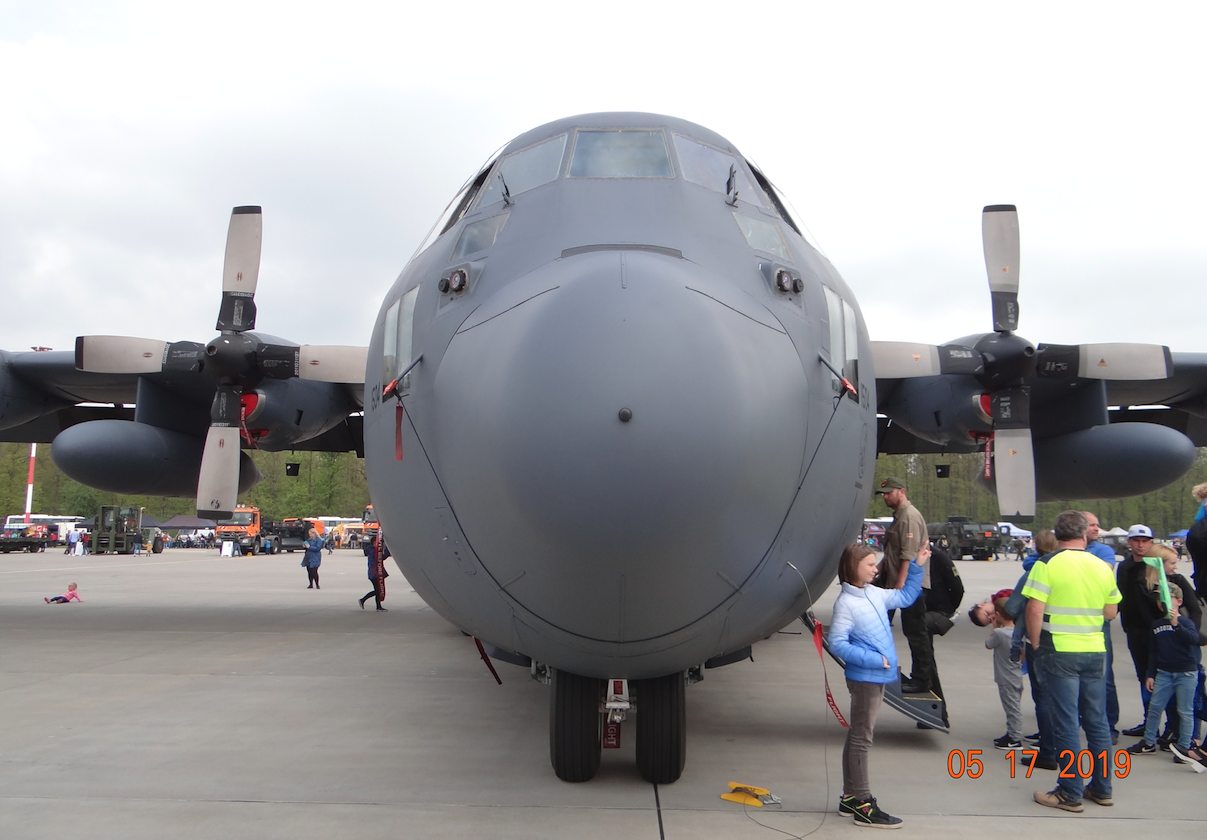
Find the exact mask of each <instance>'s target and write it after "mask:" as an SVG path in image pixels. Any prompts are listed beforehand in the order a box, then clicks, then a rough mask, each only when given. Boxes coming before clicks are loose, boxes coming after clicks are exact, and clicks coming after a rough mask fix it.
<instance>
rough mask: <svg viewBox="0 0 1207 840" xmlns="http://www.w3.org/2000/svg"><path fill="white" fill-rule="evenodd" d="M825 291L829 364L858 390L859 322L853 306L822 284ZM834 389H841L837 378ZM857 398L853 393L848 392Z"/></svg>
mask: <svg viewBox="0 0 1207 840" xmlns="http://www.w3.org/2000/svg"><path fill="white" fill-rule="evenodd" d="M822 289H823V291H825V293H826V315H827V316H828V318H829V321H830V364H832V365H833V366H834V367H835V368H836V369H837V370H838V371H839V372H841V373H842V375H843V376H844V377H845V378H846V379H847V381H849V382H850V383H851V384H852V385H854V386H855V390H856V391H857V392H858V390H859V324H858V323H857V322H856V320H855V308H854V307H853V306H851V304H849V303H847V302H846V301H845V300H843V299H842V297H841V296H840V295H839V294H838V293H837V292H835V291H834V290H833V289H831V288H830V287H829V286H822ZM832 381H833V384H834V389H835V390H836V391H839V390H842V384H841V383H840V382H839V381H838V379H836V378H835V379H833V380H832ZM848 396H850V397H851V399H854V400H858V397H857V396H856V395H855V394H848Z"/></svg>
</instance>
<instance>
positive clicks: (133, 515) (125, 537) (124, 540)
mask: <svg viewBox="0 0 1207 840" xmlns="http://www.w3.org/2000/svg"><path fill="white" fill-rule="evenodd" d="M135 534H141V536H142V546H143V550H144V551H149V552H151V553H152V554H162V553H163V544H164V543H163V534H162V533H161V532H160V530H159V529H158V528H144V527H143V526H142V508H140V507H133V506H131V505H101V507H100V511H98V513H97V515H96V527H95V528H93V529H92V546H91V550H92V553H93V554H110V553H112V554H133V553H134V535H135Z"/></svg>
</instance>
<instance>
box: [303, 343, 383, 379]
mask: <svg viewBox="0 0 1207 840" xmlns="http://www.w3.org/2000/svg"><path fill="white" fill-rule="evenodd" d="M298 350H299V354H298V356H299V358H298V362H299V368H300V376H301V377H302V379H310V380H313V381H315V382H351V383H357V384H362V385H363V384H364V381H365V363H366V362H367V360H368V356H369V348H368V347H344V346H339V345H321V344H305V345H302V346H301V347H299V348H298Z"/></svg>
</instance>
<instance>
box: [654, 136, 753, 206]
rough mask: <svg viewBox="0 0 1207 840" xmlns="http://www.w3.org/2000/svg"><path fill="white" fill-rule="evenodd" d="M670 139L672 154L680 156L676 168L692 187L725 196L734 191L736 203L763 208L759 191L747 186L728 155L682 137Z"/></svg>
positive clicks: (739, 164)
mask: <svg viewBox="0 0 1207 840" xmlns="http://www.w3.org/2000/svg"><path fill="white" fill-rule="evenodd" d="M672 136H673V137H674V138H675V151H676V152H677V153H678V154H679V168H680V170H682V174H683V177H684V178H686V179H687V180H688V181H691V182H692V183H693V184H699V185H700V186H702V187H708V188H709V189H710V190H716V191H717V192H719V193H724V194H726V195H728V194H729V193H730V192H731V190H737V195H738V199H739V200H741V201H749V202H750V203H751V204H757V205H759V206H760V207H761V206H764V205H763V200H762V198H760V197H759V190H758V189H756V188H755V186H754V185H753V184H751V183H750V179H749V178H748V177H746V171H745V169H743V167H742V164H741V163H740V162H739V161H738V160H737V158H735V157H734V156H733V155H731V154H729V153H728V152H723V151H721V150H720V149H714V148H713V147H712V146H705V145H704V144H703V143H697V142H696V141H695V140H689V139H687V138H686V137H684V136H683V135H681V134H675V135H672ZM731 173H732V178H733V182H732V184H731V183H730V177H731Z"/></svg>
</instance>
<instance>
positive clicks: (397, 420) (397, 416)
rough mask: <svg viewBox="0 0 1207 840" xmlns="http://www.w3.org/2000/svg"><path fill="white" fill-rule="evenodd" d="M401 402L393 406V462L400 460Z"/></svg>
mask: <svg viewBox="0 0 1207 840" xmlns="http://www.w3.org/2000/svg"><path fill="white" fill-rule="evenodd" d="M402 412H403V410H402V400H399V401H398V404H397V405H395V406H394V460H395V461H401V460H402Z"/></svg>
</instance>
